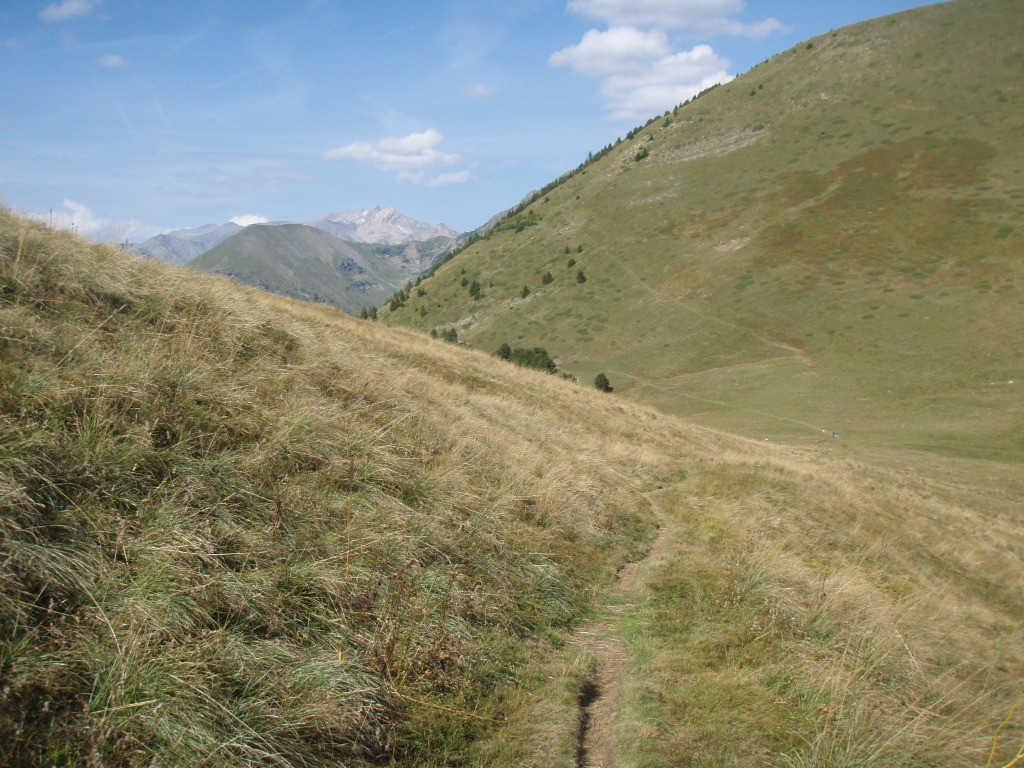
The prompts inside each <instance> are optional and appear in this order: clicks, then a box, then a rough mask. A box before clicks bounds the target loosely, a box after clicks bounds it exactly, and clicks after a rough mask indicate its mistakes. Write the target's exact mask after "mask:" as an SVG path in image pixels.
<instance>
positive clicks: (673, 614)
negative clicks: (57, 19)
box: [0, 212, 1024, 768]
mask: <svg viewBox="0 0 1024 768" xmlns="http://www.w3.org/2000/svg"><path fill="white" fill-rule="evenodd" d="M0 256H2V260H0V291H2V294H0V296H2V299H0V326H2V342H0V382H2V390H0V392H2V398H3V399H2V410H0V437H2V440H0V446H2V449H0V450H2V453H0V492H2V497H3V502H4V515H3V518H2V523H3V527H2V532H0V552H2V557H3V560H4V569H3V572H2V576H0V578H2V581H0V686H2V687H0V691H2V694H0V750H2V753H0V760H2V761H3V763H4V764H7V765H24V766H43V765H47V766H48V765H53V764H61V765H71V766H92V765H114V766H121V765H123V766H131V765H140V764H147V765H150V764H155V765H165V764H167V765H169V764H182V763H195V764H202V765H239V766H241V765H248V766H252V765H324V764H345V765H380V764H393V765H438V766H440V765H488V766H500V765H507V766H513V765H515V766H523V765H534V766H538V767H539V766H550V765H559V764H561V765H572V764H574V760H575V758H574V755H575V754H577V752H576V750H577V747H578V744H577V739H578V722H579V717H580V712H579V704H578V702H579V698H580V691H581V688H582V687H583V686H585V685H586V684H587V683H588V681H590V680H592V679H593V676H594V674H595V659H594V657H593V655H592V654H591V653H590V652H588V651H587V649H586V646H584V645H581V643H580V640H579V638H580V635H579V631H580V627H581V626H584V624H583V623H584V622H587V621H592V620H594V619H595V617H598V618H600V617H605V619H606V620H607V621H608V622H610V623H611V625H612V626H614V627H615V631H616V632H617V633H618V636H619V638H620V639H621V641H622V642H623V643H624V647H626V648H627V649H628V651H629V656H630V661H629V663H628V664H627V666H626V668H625V671H624V673H623V680H622V686H623V693H622V696H621V700H620V702H619V709H618V713H617V715H616V718H615V719H614V721H613V726H612V727H613V736H614V745H615V753H616V755H617V759H618V761H619V763H620V765H624V766H626V765H629V766H632V765H636V766H640V765H643V766H679V765H693V766H705V765H706V766H712V765H714V766H721V765H737V766H738V765H744V766H751V765H765V766H768V765H792V766H837V767H838V766H890V765H897V764H898V765H906V766H959V765H983V766H986V768H1003V766H1007V765H1010V764H1011V761H1012V760H1013V756H1014V755H1015V754H1016V753H1017V750H1018V749H1020V748H1021V745H1022V744H1024V717H1022V714H1024V713H1022V712H1021V710H1020V708H1019V707H1018V706H1017V705H1018V704H1019V698H1020V695H1021V680H1022V678H1024V635H1022V630H1021V622H1020V618H1021V616H1022V615H1024V605H1022V602H1024V600H1022V597H1021V595H1022V592H1021V586H1022V585H1024V561H1022V558H1021V554H1022V552H1024V523H1022V519H1021V515H1020V506H1019V499H1020V498H1021V494H1022V492H1024V488H1022V487H1021V486H1022V483H1021V477H1020V474H1019V473H1016V472H1012V471H1009V470H1005V471H1004V469H1003V468H1002V465H999V464H996V463H992V462H987V463H984V462H978V463H977V465H972V464H971V463H969V462H968V461H967V460H954V459H948V458H943V457H936V456H934V455H933V454H924V453H921V454H906V455H901V461H900V462H894V461H888V462H883V461H882V459H888V458H891V457H880V458H879V460H878V461H877V462H875V463H869V462H865V461H861V460H859V459H855V458H850V457H849V456H848V455H847V454H846V453H845V452H844V451H843V450H842V448H841V445H837V444H832V443H827V444H824V445H821V446H811V447H786V446H781V445H777V444H775V443H764V442H763V441H751V440H747V439H743V438H738V437H733V436H730V435H727V434H725V433H721V432H715V431H711V430H708V429H706V428H704V427H700V426H695V425H690V424H686V423H684V422H681V421H678V420H677V419H676V418H674V417H671V416H667V415H664V414H659V413H657V412H655V411H652V410H647V409H645V408H643V407H641V406H637V405H632V404H630V403H629V402H628V401H627V400H625V399H623V398H620V397H618V396H615V395H607V394H603V393H599V392H597V391H596V390H595V389H593V388H592V387H590V386H585V385H580V384H576V383H573V382H570V381H566V380H564V379H561V378H559V377H556V376H550V375H547V374H543V373H539V372H534V371H529V370H524V369H521V368H518V367H515V366H513V365H511V364H508V363H504V362H501V361H498V360H495V359H494V358H492V357H491V356H489V355H486V354H482V353H479V352H474V351H471V350H467V349H462V348H458V347H455V346H453V345H451V344H447V343H444V342H440V341H433V340H431V339H429V338H428V337H426V336H425V335H422V334H418V333H415V332H411V331H404V330H400V329H388V328H385V327H382V326H380V324H377V323H371V322H366V321H359V320H356V319H353V318H351V317H348V316H346V315H344V314H342V313H340V312H337V311H334V310H331V309H329V308H326V307H322V306H316V305H309V304H301V303H297V302H292V301H291V300H288V299H285V298H282V297H277V296H272V295H270V294H264V293H261V292H258V291H255V290H253V289H248V288H245V287H242V286H237V285H234V284H231V283H229V282H227V281H225V280H222V279H218V278H212V277H211V278H204V277H197V276H196V275H194V274H193V273H188V272H186V271H184V270H178V269H174V268H170V267H166V266H163V265H158V264H154V263H152V262H145V261H140V260H137V259H134V258H132V257H130V256H127V255H125V254H122V253H119V252H117V251H115V250H113V249H110V248H107V247H104V246H96V245H91V244H87V243H85V242H83V241H80V240H77V239H75V238H73V237H72V236H70V235H68V234H66V233H60V232H53V231H50V230H47V229H46V228H45V227H43V226H42V225H40V224H38V223H35V222H31V221H27V220H24V219H19V218H18V217H16V216H13V215H11V214H9V213H6V212H4V213H3V214H2V217H0ZM915 462H917V463H915ZM979 467H980V468H981V470H980V471H979ZM656 526H657V527H659V528H660V530H661V534H660V535H659V536H658V537H657V538H656V537H655V527H656ZM656 540H657V541H658V542H660V543H659V544H658V545H657V546H656V547H655V549H654V550H653V551H652V552H651V554H650V556H649V557H648V558H647V559H645V560H643V562H642V564H641V565H640V571H639V576H638V586H637V591H636V593H635V594H633V595H631V596H627V597H625V598H615V599H612V598H611V597H610V596H611V595H612V594H613V592H612V586H613V583H614V576H615V573H616V571H617V569H618V568H619V567H620V566H621V565H622V564H623V563H624V562H627V561H635V560H638V559H641V558H642V557H643V555H644V553H645V552H646V551H647V550H648V549H649V548H650V547H651V546H652V542H655V541H656Z"/></svg>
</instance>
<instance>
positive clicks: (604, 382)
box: [594, 373, 613, 392]
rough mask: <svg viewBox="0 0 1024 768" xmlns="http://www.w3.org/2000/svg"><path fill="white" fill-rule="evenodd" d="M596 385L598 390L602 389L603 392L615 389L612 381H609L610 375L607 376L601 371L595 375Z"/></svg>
mask: <svg viewBox="0 0 1024 768" xmlns="http://www.w3.org/2000/svg"><path fill="white" fill-rule="evenodd" d="M594 386H595V387H597V388H598V390H600V391H601V392H611V391H613V390H612V385H611V382H610V381H608V377H607V376H605V375H604V374H603V373H599V374H597V376H595V377H594Z"/></svg>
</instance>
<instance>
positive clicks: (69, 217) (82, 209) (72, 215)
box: [53, 197, 111, 237]
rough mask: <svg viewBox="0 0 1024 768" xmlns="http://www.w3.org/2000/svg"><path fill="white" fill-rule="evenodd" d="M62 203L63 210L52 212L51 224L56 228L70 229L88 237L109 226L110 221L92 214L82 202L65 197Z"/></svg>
mask: <svg viewBox="0 0 1024 768" xmlns="http://www.w3.org/2000/svg"><path fill="white" fill-rule="evenodd" d="M63 205H64V209H65V210H63V211H54V212H53V226H55V227H56V228H57V229H71V230H74V231H75V232H78V233H79V234H82V235H85V236H86V237H90V236H94V235H96V234H98V233H99V232H100V231H102V230H105V229H109V228H110V226H111V222H109V221H108V220H107V219H104V218H102V217H100V216H97V215H96V214H94V213H93V212H92V211H91V210H90V209H89V207H88V206H87V205H85V204H83V203H78V202H75V201H74V200H71V199H69V198H66V197H65V198H64V202H63Z"/></svg>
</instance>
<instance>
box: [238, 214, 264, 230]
mask: <svg viewBox="0 0 1024 768" xmlns="http://www.w3.org/2000/svg"><path fill="white" fill-rule="evenodd" d="M228 221H230V222H231V223H232V224H237V225H238V226H240V227H248V226H249V225H250V224H266V223H267V222H268V221H270V219H268V218H267V217H266V216H259V215H257V214H255V213H246V214H243V215H241V216H233V217H231V218H230V219H228Z"/></svg>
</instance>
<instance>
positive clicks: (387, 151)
mask: <svg viewBox="0 0 1024 768" xmlns="http://www.w3.org/2000/svg"><path fill="white" fill-rule="evenodd" d="M443 141H444V136H442V135H441V134H440V132H438V131H437V130H435V129H433V128H428V129H427V130H425V131H423V132H421V133H410V134H409V135H408V136H401V137H389V138H384V139H379V140H377V141H374V142H369V141H356V142H353V143H352V144H346V145H344V146H341V147H335V148H333V149H329V150H327V152H325V153H324V157H326V158H327V159H328V160H351V161H353V162H356V163H362V164H364V165H369V166H371V167H373V168H376V169H377V170H379V171H397V172H398V178H399V179H400V180H402V181H405V182H408V183H410V184H419V185H422V186H429V187H436V186H441V185H444V184H461V183H464V182H466V181H469V180H470V179H471V178H472V175H471V174H470V173H469V171H465V170H463V171H449V172H444V173H438V174H436V175H432V172H433V171H434V170H436V169H440V168H451V167H452V166H455V165H457V164H458V163H459V156H458V155H454V154H451V153H448V152H442V151H441V150H440V149H439V147H440V145H441V142H443Z"/></svg>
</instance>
